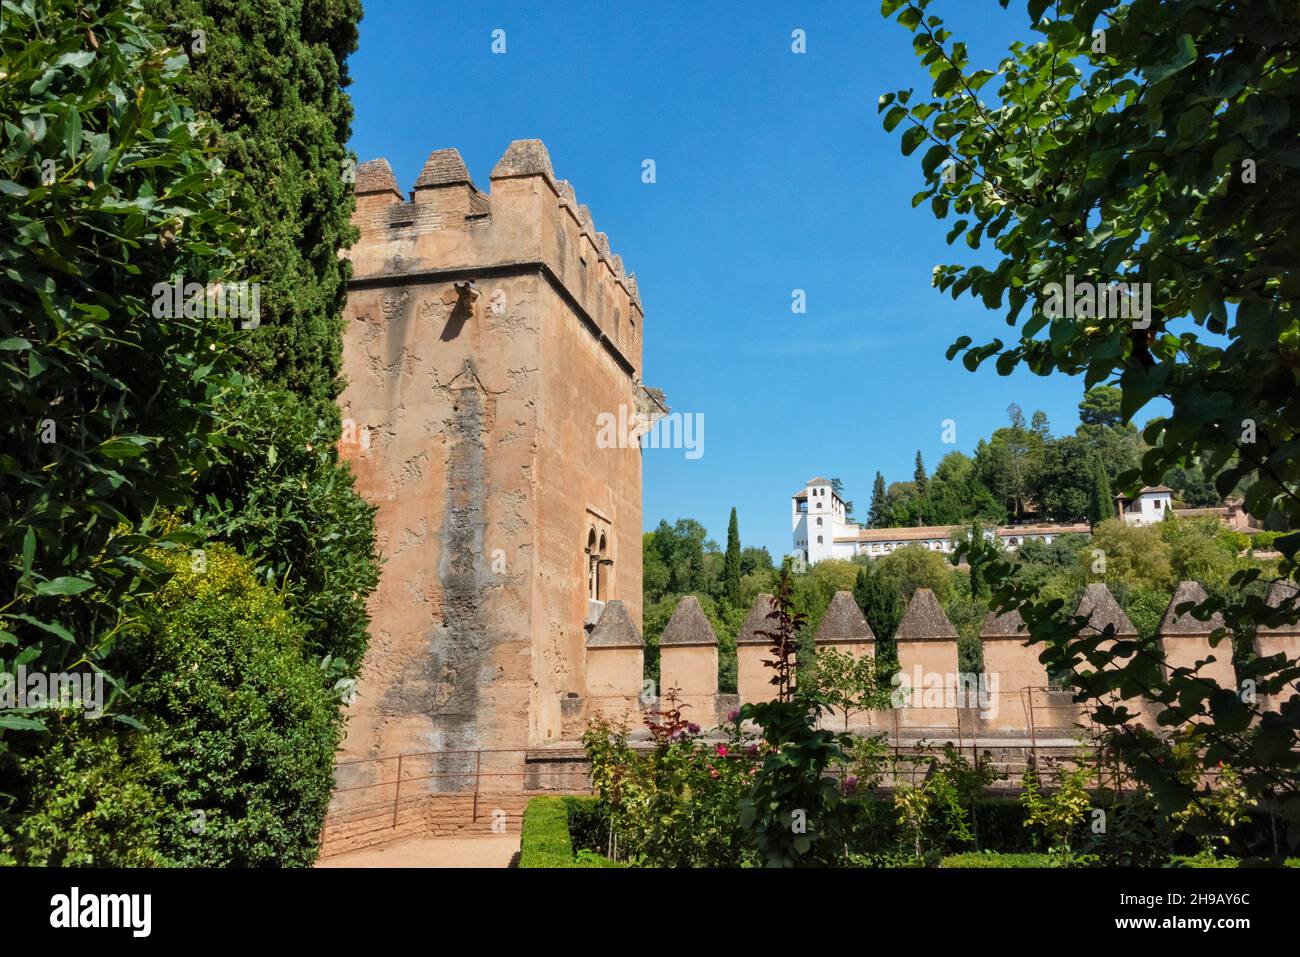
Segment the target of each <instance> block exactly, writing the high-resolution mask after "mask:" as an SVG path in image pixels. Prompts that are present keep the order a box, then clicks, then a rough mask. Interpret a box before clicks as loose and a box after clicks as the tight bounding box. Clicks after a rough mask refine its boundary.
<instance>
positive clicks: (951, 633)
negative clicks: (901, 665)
mask: <svg viewBox="0 0 1300 957" xmlns="http://www.w3.org/2000/svg"><path fill="white" fill-rule="evenodd" d="M894 640H895V641H956V640H957V629H956V628H954V627H953V625H952V622H951V621H949V620H948V616H947V615H945V614H944V613H943V609H942V608H941V607H939V599H937V598H935V597H934V592H932V591H931V590H930V589H928V588H918V589H917V590H916V591H915V592H914V593H913V595H912V600H911V601H910V602H908V605H907V611H906V612H904V613H903V620H902V621H900V622H899V623H898V631H897V632H895V633H894Z"/></svg>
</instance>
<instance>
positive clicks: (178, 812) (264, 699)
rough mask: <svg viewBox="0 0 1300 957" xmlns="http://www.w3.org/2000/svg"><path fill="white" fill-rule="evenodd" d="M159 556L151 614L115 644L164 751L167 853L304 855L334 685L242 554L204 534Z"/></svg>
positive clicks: (222, 860) (329, 743) (315, 810)
mask: <svg viewBox="0 0 1300 957" xmlns="http://www.w3.org/2000/svg"><path fill="white" fill-rule="evenodd" d="M204 552H205V555H204V561H203V562H202V564H201V565H198V566H196V565H195V564H194V563H193V562H192V561H191V559H190V556H189V555H182V556H178V557H175V558H169V559H167V561H168V564H169V565H170V567H171V570H172V571H173V577H172V579H171V580H170V581H169V582H168V583H167V585H166V587H165V588H163V589H161V590H160V591H159V592H158V593H157V594H156V595H155V596H154V599H153V601H152V607H151V609H150V610H151V615H150V618H151V621H152V627H151V628H150V631H149V633H148V634H147V635H142V636H140V637H139V639H138V640H135V641H131V642H130V643H129V644H128V645H126V646H125V647H124V648H123V651H122V653H123V655H124V657H126V658H127V659H128V660H130V661H131V663H132V667H133V669H135V670H136V671H137V673H138V674H139V675H140V678H141V681H140V686H139V687H140V690H139V692H138V695H139V699H138V706H139V707H140V709H141V711H142V713H143V714H145V715H146V716H147V717H146V724H147V725H149V727H150V728H151V730H152V731H153V734H152V741H153V744H154V745H155V746H156V747H157V749H158V752H159V755H160V758H161V761H162V762H163V765H164V770H163V773H162V775H161V777H160V779H158V780H157V781H156V783H155V784H154V789H155V791H156V792H157V794H158V796H159V798H160V805H161V807H162V809H163V811H162V813H161V816H160V828H159V849H160V851H161V853H162V854H163V856H164V857H165V858H166V859H167V861H168V862H169V863H171V864H174V865H183V866H191V867H231V866H236V867H257V866H261V867H267V866H275V867H286V866H289V867H291V866H304V865H309V864H311V863H312V862H313V861H314V860H315V858H316V854H317V852H318V850H319V846H318V843H317V842H318V840H319V838H320V831H321V826H322V824H323V823H324V819H325V808H326V806H327V805H328V804H329V801H330V796H331V794H332V793H333V789H334V751H335V749H336V748H337V747H338V744H339V742H340V740H341V738H342V728H343V722H342V720H341V719H340V717H339V714H338V703H339V699H338V696H337V695H335V694H334V693H332V692H330V691H328V690H326V689H323V688H322V687H321V685H320V676H319V669H318V668H317V666H316V665H315V664H314V663H312V662H311V661H309V660H307V655H306V654H305V653H304V648H303V641H304V639H305V638H306V636H307V634H308V632H307V630H306V629H305V628H304V626H303V623H302V622H301V621H299V620H298V619H297V618H295V617H294V615H293V614H292V613H291V612H290V611H289V609H288V608H287V607H286V606H285V603H284V601H283V600H282V598H281V596H280V595H279V594H278V593H277V591H276V590H275V589H274V588H272V587H271V586H269V585H267V584H265V583H264V582H263V581H262V580H260V576H259V575H258V574H257V572H256V569H255V568H254V565H253V563H252V562H251V561H250V560H248V559H246V558H244V557H242V556H240V555H239V554H238V553H236V552H235V551H234V550H233V549H231V548H229V547H227V546H224V545H221V544H219V543H209V544H208V545H207V546H206V547H205V549H204Z"/></svg>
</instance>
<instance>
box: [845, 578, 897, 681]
mask: <svg viewBox="0 0 1300 957" xmlns="http://www.w3.org/2000/svg"><path fill="white" fill-rule="evenodd" d="M853 600H854V601H855V602H857V603H858V607H859V608H861V609H862V615H863V617H865V618H866V619H867V624H869V625H870V626H871V630H872V632H874V633H875V636H876V657H877V660H880V659H889V658H894V657H896V653H895V650H894V632H896V631H897V630H898V623H899V622H901V621H902V620H903V612H904V611H906V608H905V607H904V605H903V599H902V596H901V595H899V593H898V589H897V588H895V587H894V583H893V582H891V581H889V580H888V579H887V578H886V577H885V576H884V575H882V574H881V573H880V572H879V570H877V569H876V568H875V566H873V565H866V566H864V567H863V568H861V569H859V570H858V578H857V581H856V582H854V585H853Z"/></svg>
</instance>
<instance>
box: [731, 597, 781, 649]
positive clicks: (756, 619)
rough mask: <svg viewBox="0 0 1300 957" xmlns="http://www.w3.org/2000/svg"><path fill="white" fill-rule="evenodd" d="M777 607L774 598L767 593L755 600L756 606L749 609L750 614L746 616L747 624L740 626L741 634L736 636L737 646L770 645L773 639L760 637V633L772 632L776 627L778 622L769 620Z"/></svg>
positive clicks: (753, 605)
mask: <svg viewBox="0 0 1300 957" xmlns="http://www.w3.org/2000/svg"><path fill="white" fill-rule="evenodd" d="M775 607H776V605H775V603H774V601H773V599H772V596H771V595H769V594H767V593H766V592H764V593H762V594H760V595H758V596H757V597H756V598H755V599H754V604H752V605H751V606H750V607H749V614H748V615H746V616H745V622H744V624H742V625H741V626H740V634H739V635H737V636H736V644H737V645H770V644H771V643H772V639H771V638H768V637H767V636H766V635H760V634H759V632H760V631H771V630H772V628H774V627H775V626H776V620H775V619H774V618H769V617H768V615H770V614H771V613H772V611H773V610H774V609H775Z"/></svg>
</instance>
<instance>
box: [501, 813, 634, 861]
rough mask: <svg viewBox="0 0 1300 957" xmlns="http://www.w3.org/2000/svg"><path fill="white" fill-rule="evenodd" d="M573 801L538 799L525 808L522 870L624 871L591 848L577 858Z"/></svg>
mask: <svg viewBox="0 0 1300 957" xmlns="http://www.w3.org/2000/svg"><path fill="white" fill-rule="evenodd" d="M572 801H573V799H572V798H564V797H535V798H533V799H532V800H531V801H529V802H528V806H527V807H526V808H524V824H523V832H522V834H521V835H520V838H519V866H520V867H527V868H535V867H620V866H621V865H620V864H618V863H617V862H615V861H611V860H609V859H608V858H604V857H601V856H600V855H599V854H597V853H595V852H594V851H592V850H591V849H589V848H582V849H581V850H580V851H579V852H578V853H577V854H576V855H575V854H574V852H573V842H572V839H571V838H570V836H569V814H570V811H571V808H573V807H574V806H575V805H574V804H572V803H571V802H572Z"/></svg>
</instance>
